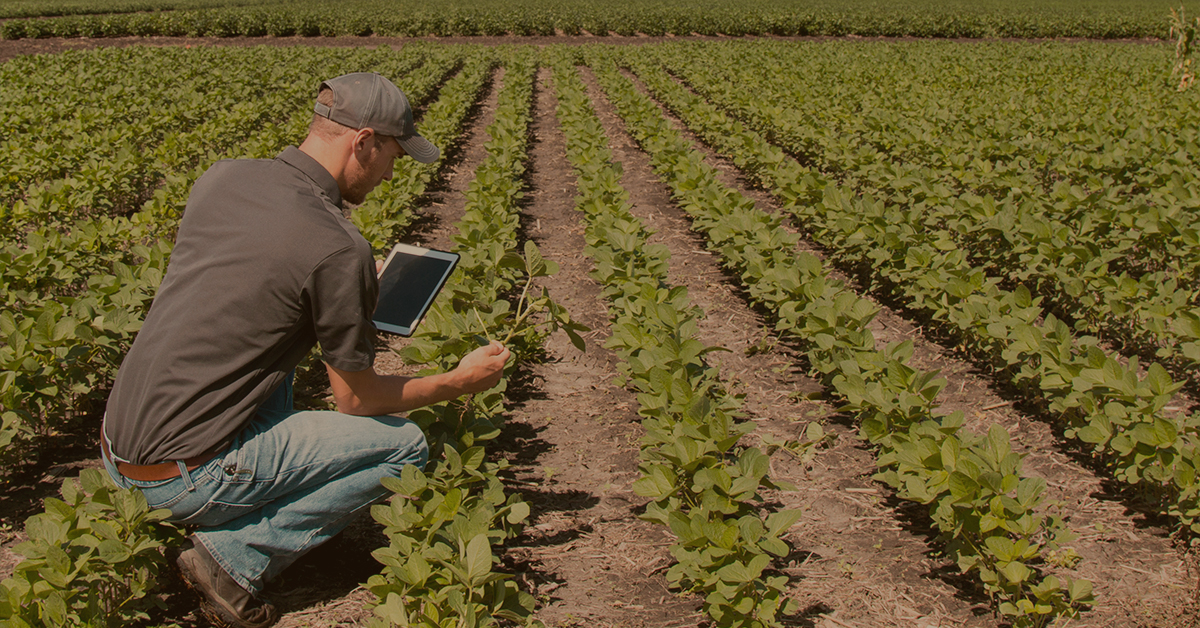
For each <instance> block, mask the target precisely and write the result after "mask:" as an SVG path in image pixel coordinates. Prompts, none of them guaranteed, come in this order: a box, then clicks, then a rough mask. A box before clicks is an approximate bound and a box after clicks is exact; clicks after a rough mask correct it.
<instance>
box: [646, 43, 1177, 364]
mask: <svg viewBox="0 0 1200 628" xmlns="http://www.w3.org/2000/svg"><path fill="white" fill-rule="evenodd" d="M754 50H755V51H756V53H755V54H749V51H747V50H738V49H736V48H725V49H722V51H721V52H722V53H723V54H721V53H719V57H718V59H719V61H717V60H714V62H712V63H706V64H703V65H701V64H696V63H689V62H688V61H687V55H686V54H672V55H669V56H670V60H669V61H667V63H669V64H670V66H671V69H672V71H674V72H677V73H678V74H679V75H680V76H681V77H682V78H685V79H686V80H687V81H688V82H689V84H690V85H692V86H693V87H694V88H695V89H697V90H698V91H700V92H701V93H703V94H704V95H705V96H706V97H708V98H710V99H711V100H713V101H714V102H716V103H719V104H721V105H722V107H724V108H726V109H727V110H729V111H730V112H731V113H732V114H734V115H735V116H737V117H738V118H740V119H742V120H744V121H745V122H746V123H747V124H748V125H750V126H751V128H754V129H755V130H757V131H759V132H761V133H762V134H763V135H764V136H765V137H767V138H768V139H770V140H771V141H773V142H775V143H776V144H777V145H779V146H780V147H781V148H783V149H785V150H786V151H787V152H788V153H790V154H792V155H794V156H796V157H797V158H798V159H800V160H801V161H802V162H804V163H805V164H806V165H808V166H809V167H811V168H812V169H814V170H817V171H820V172H821V173H823V174H824V175H825V176H826V177H828V178H830V179H833V180H837V181H838V182H839V183H840V184H841V185H842V186H844V187H845V188H847V189H849V190H852V191H853V192H854V193H855V194H869V195H870V196H871V197H873V198H876V199H879V200H880V201H881V202H882V203H884V204H885V207H882V208H880V212H882V213H878V212H877V213H876V214H875V215H873V216H872V219H871V220H870V223H871V224H872V226H871V227H870V229H871V230H872V231H873V232H880V233H882V232H886V233H887V234H888V235H887V237H889V238H893V239H895V238H898V239H900V240H904V241H905V242H894V243H893V248H894V249H895V250H898V251H902V250H905V249H908V250H913V249H915V248H918V247H919V245H920V244H921V243H928V244H929V245H931V246H933V247H934V248H936V249H937V250H938V251H943V252H948V251H959V252H961V261H962V263H963V264H965V265H967V266H969V267H972V268H974V269H976V270H977V271H978V272H979V273H982V277H983V280H984V281H986V282H988V283H989V284H997V285H999V286H1001V287H1003V288H1005V289H1008V290H1012V289H1015V288H1016V287H1017V286H1020V285H1024V286H1025V287H1026V288H1027V289H1029V290H1030V291H1031V293H1032V294H1033V295H1035V296H1040V297H1042V298H1043V300H1044V301H1045V304H1046V306H1045V307H1046V309H1047V311H1050V312H1053V313H1054V314H1055V315H1056V316H1058V317H1059V318H1060V319H1062V320H1064V321H1066V322H1068V323H1073V327H1074V328H1075V329H1076V330H1077V331H1080V332H1085V333H1093V334H1098V335H1100V337H1101V340H1103V341H1106V342H1115V343H1118V344H1119V345H1123V346H1127V347H1129V348H1130V350H1131V351H1132V352H1135V353H1140V354H1143V355H1149V356H1151V357H1155V356H1157V357H1158V358H1162V359H1164V360H1166V362H1165V364H1166V365H1168V366H1170V367H1172V368H1173V372H1174V373H1175V374H1176V375H1177V376H1178V377H1180V378H1183V379H1192V378H1194V376H1195V373H1197V372H1200V288H1198V287H1197V286H1198V285H1200V283H1198V282H1200V191H1198V190H1197V186H1196V177H1195V164H1194V163H1192V159H1191V157H1190V155H1191V154H1193V153H1194V152H1195V151H1196V150H1197V147H1198V146H1200V134H1198V133H1197V132H1196V130H1195V127H1196V123H1197V122H1200V120H1197V117H1196V114H1195V107H1194V99H1189V98H1187V97H1179V96H1177V95H1175V94H1168V95H1167V98H1166V99H1165V100H1164V99H1163V98H1158V97H1157V96H1155V95H1154V92H1153V91H1147V88H1148V87H1149V85H1147V84H1146V81H1147V79H1146V78H1145V77H1153V76H1155V73H1154V72H1152V71H1151V69H1150V68H1147V67H1146V66H1147V64H1148V63H1150V62H1151V61H1153V60H1154V59H1155V58H1156V56H1155V55H1149V54H1144V51H1139V50H1129V49H1117V50H1108V49H1097V48H1092V47H1081V48H1080V49H1078V50H1074V49H1068V50H1065V51H1056V52H1057V54H1054V55H1049V54H1042V51H1040V50H1038V49H1037V48H1034V47H1028V48H1023V47H1014V46H1003V47H999V48H995V49H992V48H991V47H984V49H983V50H982V51H981V54H980V55H978V56H979V58H978V60H977V62H978V63H980V65H982V67H983V68H987V69H989V70H992V71H991V72H989V73H985V74H982V75H980V74H977V73H971V74H968V75H965V76H963V75H959V74H958V73H955V72H953V71H952V70H951V69H950V68H948V67H947V65H948V64H951V63H956V61H953V60H952V59H951V57H952V51H951V50H949V49H939V48H935V47H925V48H923V49H922V50H919V51H918V50H911V49H910V47H906V46H897V47H896V48H895V49H893V50H891V51H883V50H874V49H873V50H871V51H866V50H854V51H853V52H863V53H864V57H865V58H863V59H861V60H856V61H854V62H851V63H850V66H849V67H845V64H841V65H839V64H836V63H834V60H835V59H839V58H840V59H843V60H845V58H844V55H842V54H838V55H833V56H830V55H828V54H818V55H812V56H806V57H804V58H802V59H801V58H798V57H797V56H796V55H795V51H794V50H784V49H782V48H779V47H775V46H762V47H756V48H754ZM820 52H823V53H828V52H830V50H829V49H826V50H823V51H820ZM844 52H851V51H850V50H847V51H844ZM889 52H890V53H891V54H893V55H904V59H905V60H904V61H903V62H898V63H891V64H889V65H888V66H886V67H885V68H879V67H878V66H877V64H873V62H872V61H873V60H875V59H878V58H879V57H878V56H877V55H880V54H888V53H889ZM1013 54H1015V55H1017V57H1018V58H1026V57H1028V61H1029V63H1028V64H1027V63H1025V62H1023V61H1015V62H1013V61H1010V60H1008V59H1007V56H1008V55H1013ZM1034 56H1036V59H1035V58H1034ZM766 58H770V59H772V60H774V61H772V62H771V63H766V62H764V61H763V59H766ZM1002 62H1003V63H1008V64H1009V65H1011V66H1013V67H1014V68H1016V69H1001V68H998V67H995V65H994V64H998V63H1002ZM1084 62H1086V63H1089V64H1091V65H1096V66H1102V67H1104V68H1106V69H1109V70H1110V71H1109V72H1105V73H1101V72H1099V71H1097V72H1095V73H1090V74H1088V75H1087V76H1085V77H1083V78H1082V79H1081V80H1080V81H1077V82H1072V83H1069V84H1063V83H1062V82H1061V81H1057V82H1054V83H1051V82H1050V80H1051V79H1049V78H1048V77H1056V76H1062V75H1063V74H1064V73H1066V72H1069V71H1070V68H1071V67H1072V66H1073V65H1074V64H1078V63H1084ZM917 64H920V66H921V67H923V68H926V71H928V72H929V76H937V77H949V78H948V79H945V78H943V79H941V80H937V81H932V80H928V79H920V78H916V79H914V78H912V77H913V76H915V75H916V73H915V72H912V73H910V72H909V71H908V70H907V69H906V66H908V65H913V66H914V67H915V66H916V65H917ZM1130 66H1132V67H1134V68H1138V69H1139V70H1140V71H1138V72H1137V73H1132V71H1131V70H1130V69H1129V68H1130ZM860 71H861V73H865V74H867V75H868V77H867V78H865V79H864V78H863V77H861V76H860ZM830 74H832V76H829V75H830ZM796 75H803V76H813V80H812V81H804V82H803V83H802V84H801V86H797V85H796V84H795V83H794V82H792V83H788V82H786V81H784V80H783V79H784V78H785V77H788V76H796ZM981 76H988V77H990V78H991V79H992V80H989V81H983V80H981ZM1134 76H1136V77H1137V79H1136V81H1133V80H1132V77H1134ZM997 83H998V84H997ZM751 84H752V85H755V86H761V87H758V88H756V90H755V92H754V93H753V94H751V93H749V92H747V91H746V90H745V89H744V88H743V87H742V86H745V85H751ZM849 85H853V86H854V89H855V90H857V89H864V88H866V89H869V90H870V93H869V95H867V96H856V97H855V98H853V99H851V98H847V96H849V95H850V94H851V93H854V91H853V90H850V89H848V86H849ZM868 85H869V86H870V87H868ZM1097 93H1100V94H1104V96H1103V97H1100V98H1097V97H1096V96H1095V95H1096V94H1097ZM898 94H905V96H904V97H903V98H897V95H898ZM784 102H786V103H791V104H789V105H788V106H786V107H785V106H780V105H778V104H773V103H784ZM1117 102H1119V103H1120V109H1119V111H1121V115H1115V114H1113V113H1112V112H1111V111H1109V110H1108V109H1109V108H1111V106H1112V104H1113V103H1117ZM933 103H937V104H936V105H934V104H933ZM997 111H1000V112H1002V113H1000V114H997ZM899 225H904V226H903V227H900V226H899Z"/></svg>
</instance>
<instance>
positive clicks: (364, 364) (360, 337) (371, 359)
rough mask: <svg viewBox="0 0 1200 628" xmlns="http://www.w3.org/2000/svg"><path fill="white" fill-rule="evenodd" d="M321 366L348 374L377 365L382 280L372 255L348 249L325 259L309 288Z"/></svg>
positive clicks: (308, 303)
mask: <svg viewBox="0 0 1200 628" xmlns="http://www.w3.org/2000/svg"><path fill="white" fill-rule="evenodd" d="M304 296H305V303H306V306H307V307H308V309H309V313H310V316H311V317H312V321H313V329H314V331H315V332H316V336H317V342H318V343H320V345H321V360H322V361H324V362H325V363H327V364H329V365H331V366H333V367H335V368H338V369H341V370H343V371H350V372H357V371H363V370H366V369H368V368H370V367H371V366H373V365H374V364H375V334H376V330H375V324H374V323H372V322H371V317H372V315H373V314H374V313H375V305H376V303H377V302H378V301H379V280H378V278H377V277H376V276H375V263H374V260H373V259H372V258H371V254H370V251H369V248H368V250H367V251H366V252H365V254H364V253H363V252H361V251H358V250H357V249H356V247H347V248H345V249H342V250H340V251H338V252H336V253H334V254H332V255H330V256H329V257H327V258H325V259H324V260H323V261H322V262H321V263H320V264H318V265H317V267H316V268H314V269H313V272H312V274H311V275H309V278H308V281H307V282H306V283H305V286H304Z"/></svg>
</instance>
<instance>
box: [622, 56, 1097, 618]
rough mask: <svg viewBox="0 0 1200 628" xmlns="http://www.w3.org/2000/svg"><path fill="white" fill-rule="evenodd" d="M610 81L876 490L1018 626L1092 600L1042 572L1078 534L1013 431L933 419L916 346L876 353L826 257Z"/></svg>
mask: <svg viewBox="0 0 1200 628" xmlns="http://www.w3.org/2000/svg"><path fill="white" fill-rule="evenodd" d="M642 69H643V70H644V71H645V74H643V76H645V77H646V78H647V79H657V80H654V83H655V85H656V86H657V87H658V88H659V89H660V90H667V91H666V92H660V94H662V95H663V96H667V95H668V92H670V94H671V95H673V96H674V98H672V99H671V101H672V103H673V104H674V105H676V106H678V107H680V108H684V109H687V111H688V112H689V113H690V114H692V115H691V116H690V118H691V119H693V120H694V119H703V118H705V117H706V116H710V115H711V111H709V110H706V109H705V107H706V106H705V105H704V103H702V102H701V101H700V100H699V99H698V98H695V97H694V96H692V97H691V98H688V97H687V95H686V94H684V93H683V92H681V91H680V90H679V89H678V88H677V86H675V85H674V83H673V82H671V81H670V78H669V77H667V76H666V75H665V73H663V72H661V70H659V74H657V75H653V76H652V75H651V73H650V72H649V70H648V69H646V68H644V67H643V68H642ZM605 77H607V78H605ZM601 80H602V82H606V83H607V85H606V91H608V93H609V95H610V98H614V100H615V104H616V105H617V107H618V109H620V110H621V113H622V116H623V117H624V118H625V120H626V122H627V124H629V126H630V131H631V133H633V135H634V137H635V138H636V139H637V140H638V141H639V143H641V144H642V146H643V147H644V148H645V149H646V150H647V151H648V152H649V153H650V154H651V160H652V163H653V164H654V165H655V168H656V170H657V171H658V172H659V174H660V176H661V177H662V178H663V179H664V181H665V182H667V183H668V185H670V186H671V187H672V189H673V194H674V196H675V198H676V200H677V202H679V203H680V205H681V206H683V207H684V209H685V210H686V211H688V213H689V214H691V215H692V217H693V220H694V221H695V225H696V227H697V228H698V229H699V230H700V231H702V232H703V233H705V234H706V235H707V237H708V238H709V240H710V243H711V247H712V248H713V249H714V250H717V251H719V252H720V253H721V254H722V257H723V258H724V260H725V263H726V264H727V265H728V266H730V267H731V268H732V269H733V270H735V271H736V272H737V273H738V274H739V275H740V276H741V278H742V280H743V282H744V283H745V284H746V286H747V288H748V292H749V294H750V296H751V298H752V299H753V300H754V301H755V302H757V303H758V304H760V305H762V306H764V307H765V308H767V309H768V310H769V311H771V312H773V314H774V316H775V318H776V329H777V331H780V332H784V333H785V334H787V335H788V336H790V337H792V338H794V339H795V340H796V342H798V343H799V344H800V345H801V346H802V347H804V351H805V356H806V358H807V360H808V363H809V365H810V367H811V368H812V369H813V370H814V371H815V373H816V374H817V375H819V376H820V377H821V378H822V379H823V381H824V382H825V383H826V385H827V386H829V387H830V388H831V389H832V390H833V391H835V392H836V394H837V396H839V397H841V398H842V399H843V400H844V401H845V405H844V406H843V408H842V409H843V410H845V411H849V412H852V413H854V414H856V415H857V416H858V418H859V421H860V433H861V435H862V437H863V438H864V439H866V440H868V441H869V442H871V444H872V445H873V446H875V447H877V448H878V460H877V464H878V466H879V473H878V474H877V475H876V477H877V479H879V480H881V481H883V482H885V483H887V484H888V485H890V486H891V487H892V488H893V489H894V490H896V491H897V495H898V496H900V497H901V498H903V499H908V500H912V501H917V502H919V503H923V504H927V505H928V507H929V513H930V516H931V518H932V519H933V520H934V522H935V523H936V525H937V526H938V529H939V531H940V533H941V536H942V541H943V543H945V546H946V549H947V553H948V554H949V555H950V556H951V557H952V558H953V559H954V560H955V561H956V562H957V564H958V566H959V568H960V569H962V570H963V571H964V572H975V573H977V574H978V576H979V577H980V578H981V580H982V581H983V583H984V585H985V588H986V590H987V591H988V594H989V595H990V596H992V598H993V600H994V603H995V605H996V609H997V610H999V611H1000V612H1001V613H1002V614H1003V615H1005V616H1007V617H1008V618H1009V619H1011V620H1013V621H1015V623H1016V624H1017V625H1042V624H1043V623H1044V622H1045V621H1046V620H1047V618H1052V617H1055V616H1059V615H1073V614H1074V613H1075V612H1076V611H1077V609H1076V605H1077V604H1080V603H1086V602H1088V601H1090V597H1091V595H1090V590H1091V587H1090V583H1087V582H1086V581H1070V580H1068V581H1067V582H1066V583H1063V582H1061V581H1060V580H1059V579H1058V578H1057V577H1055V576H1052V575H1051V576H1043V575H1042V574H1040V573H1039V572H1038V571H1036V570H1037V569H1039V567H1038V565H1044V563H1045V560H1046V559H1047V557H1048V556H1051V555H1053V553H1054V552H1056V551H1058V550H1059V549H1060V543H1062V542H1064V541H1067V540H1070V538H1072V536H1071V534H1070V533H1069V531H1068V530H1067V529H1066V527H1065V526H1064V524H1063V522H1062V521H1061V520H1059V519H1058V518H1054V517H1047V516H1045V515H1043V514H1041V513H1039V512H1038V510H1037V509H1038V507H1039V506H1040V505H1041V502H1042V493H1043V491H1044V490H1045V482H1044V481H1043V480H1041V479H1040V478H1029V477H1022V474H1021V462H1020V461H1021V458H1022V456H1020V455H1018V454H1016V453H1013V452H1012V450H1011V447H1010V445H1009V436H1008V434H1007V432H1005V430H1004V429H1003V428H1001V427H1000V426H992V427H991V429H990V430H989V432H988V434H987V436H986V437H980V436H976V435H973V434H970V433H968V432H966V431H964V430H962V429H961V423H962V416H961V413H952V414H950V415H939V414H937V413H936V412H935V410H936V398H937V394H938V392H939V391H940V390H941V389H942V387H943V386H944V385H945V380H943V379H939V378H938V377H937V374H936V373H934V372H923V371H920V370H916V369H913V368H911V367H909V366H907V365H906V364H905V362H906V361H907V359H908V358H909V357H910V356H911V352H912V346H911V343H902V344H900V345H896V346H889V347H886V348H884V349H882V350H878V349H876V347H875V341H874V338H873V336H872V334H871V332H870V330H869V329H867V327H866V325H867V323H868V322H869V321H870V320H871V319H872V318H873V317H874V315H875V312H876V309H875V308H874V307H873V306H872V305H871V304H870V303H869V302H867V301H865V300H863V299H861V298H859V297H857V296H856V295H854V294H853V293H851V292H849V291H847V290H845V289H844V288H843V287H842V286H840V285H839V284H838V282H836V281H833V280H831V279H829V278H828V276H827V274H826V273H825V271H824V270H823V269H822V267H821V264H820V262H819V261H817V260H816V258H814V257H812V256H811V255H808V254H804V255H801V256H800V257H795V256H794V254H793V250H794V249H795V246H796V241H797V239H798V238H797V237H796V236H794V235H790V234H788V233H787V232H785V231H783V230H782V229H781V228H780V227H781V225H780V224H779V218H777V217H768V216H767V215H765V214H763V213H762V212H761V211H759V210H757V209H755V208H754V206H753V203H752V202H750V201H749V200H747V199H745V198H744V197H742V196H741V195H740V194H739V193H737V192H736V191H734V190H730V189H728V188H726V187H725V186H724V185H722V184H721V183H720V182H718V181H717V179H716V174H715V170H714V169H713V168H711V167H710V166H708V165H707V164H705V163H704V160H703V157H702V155H701V154H700V153H699V152H698V151H696V150H695V149H693V148H692V147H691V146H690V145H689V143H688V142H687V141H686V140H685V139H683V138H682V137H681V136H680V135H679V134H678V132H676V131H675V130H673V129H672V128H671V125H670V123H669V122H667V121H666V120H665V119H664V118H663V117H662V112H661V111H660V110H659V109H658V107H657V105H655V104H654V103H653V102H652V101H650V100H649V99H648V98H647V97H646V96H645V95H643V94H641V93H640V92H638V91H637V90H636V88H635V87H634V86H633V84H632V83H631V82H629V80H628V79H626V78H624V77H621V76H620V75H619V74H617V73H616V72H615V71H611V70H610V71H609V72H607V73H602V79H601ZM672 88H676V89H672ZM701 124H703V123H701ZM723 131H725V132H729V131H730V129H723Z"/></svg>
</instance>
